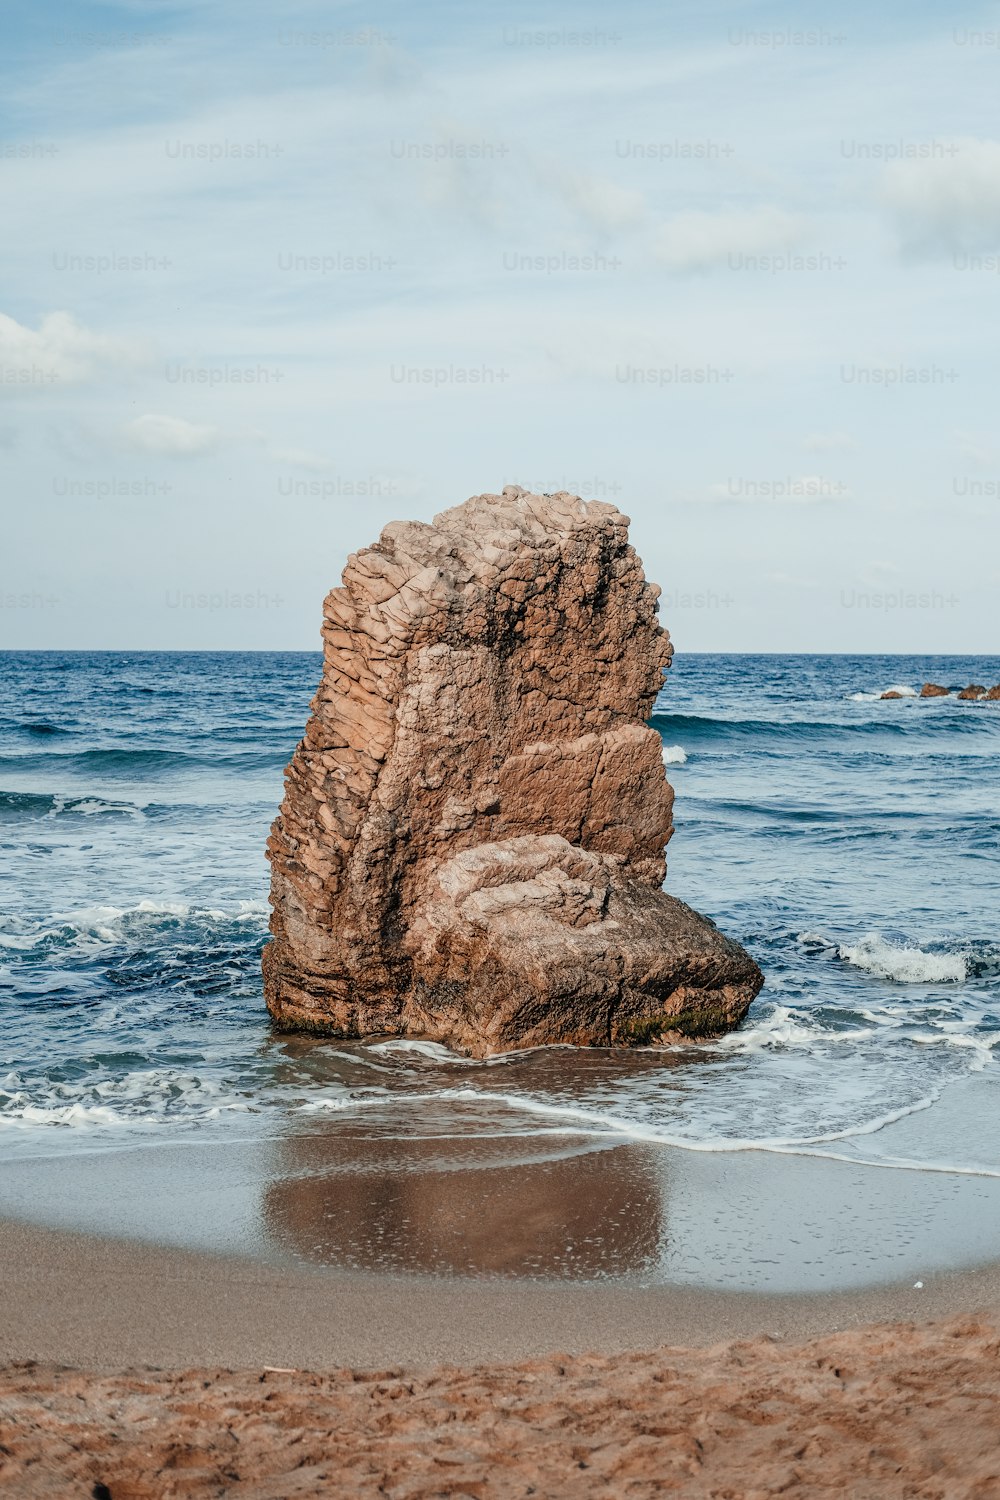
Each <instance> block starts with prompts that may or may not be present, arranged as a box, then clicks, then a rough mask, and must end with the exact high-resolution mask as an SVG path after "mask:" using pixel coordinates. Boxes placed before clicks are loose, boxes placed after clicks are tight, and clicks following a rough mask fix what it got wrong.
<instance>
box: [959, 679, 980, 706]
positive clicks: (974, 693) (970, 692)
mask: <svg viewBox="0 0 1000 1500" xmlns="http://www.w3.org/2000/svg"><path fill="white" fill-rule="evenodd" d="M956 696H957V697H959V698H963V699H965V701H966V702H968V701H969V700H970V699H972V700H973V701H975V700H976V699H979V698H985V697H986V689H985V688H984V687H983V685H982V683H980V682H970V684H969V686H968V687H965V688H963V689H962V691H961V692H960V693H958V694H957V695H956Z"/></svg>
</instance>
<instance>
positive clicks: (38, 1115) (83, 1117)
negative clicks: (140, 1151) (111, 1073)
mask: <svg viewBox="0 0 1000 1500" xmlns="http://www.w3.org/2000/svg"><path fill="white" fill-rule="evenodd" d="M252 1107H253V1106H252V1104H251V1103H250V1101H249V1100H247V1099H244V1098H240V1097H238V1096H236V1095H234V1094H232V1093H231V1092H228V1091H224V1090H223V1088H222V1087H221V1086H220V1085H219V1084H218V1083H216V1082H215V1081H214V1080H212V1079H209V1078H206V1077H204V1076H203V1075H196V1074H191V1073H184V1072H182V1071H180V1070H178V1069H177V1068H170V1067H167V1068H146V1069H142V1070H140V1071H137V1072H134V1073H129V1074H127V1075H126V1076H125V1077H123V1078H105V1079H101V1080H98V1081H91V1082H83V1083H66V1082H49V1081H47V1080H32V1081H30V1082H29V1081H26V1080H25V1079H23V1078H22V1077H21V1076H20V1074H18V1073H16V1072H15V1073H8V1074H7V1076H6V1078H4V1079H3V1080H2V1082H0V1127H3V1126H6V1127H8V1128H10V1127H13V1128H15V1129H16V1128H20V1129H30V1128H32V1127H34V1126H39V1125H43V1126H44V1125H48V1126H51V1125H62V1126H71V1127H74V1128H75V1129H78V1130H86V1129H94V1128H101V1127H103V1128H105V1129H112V1130H125V1129H134V1128H136V1127H140V1128H141V1127H148V1126H157V1125H164V1124H167V1123H168V1122H170V1121H173V1122H175V1123H176V1122H178V1121H186V1122H189V1123H190V1122H194V1121H199V1120H200V1121H206V1120H215V1119H218V1118H219V1117H220V1116H221V1115H222V1114H229V1113H231V1112H247V1111H249V1110H250V1109H251V1108H252Z"/></svg>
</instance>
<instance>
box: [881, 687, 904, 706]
mask: <svg viewBox="0 0 1000 1500" xmlns="http://www.w3.org/2000/svg"><path fill="white" fill-rule="evenodd" d="M909 696H910V694H909V693H898V692H897V691H896V689H895V688H890V689H889V691H888V692H887V693H883V694H882V695H881V701H882V702H883V703H885V702H887V701H888V700H889V699H895V698H908V697H909Z"/></svg>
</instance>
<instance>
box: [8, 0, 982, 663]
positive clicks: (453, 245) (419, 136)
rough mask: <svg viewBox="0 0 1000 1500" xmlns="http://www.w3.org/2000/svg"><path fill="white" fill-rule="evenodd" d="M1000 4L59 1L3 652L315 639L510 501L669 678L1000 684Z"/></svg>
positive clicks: (39, 97) (20, 107)
mask: <svg viewBox="0 0 1000 1500" xmlns="http://www.w3.org/2000/svg"><path fill="white" fill-rule="evenodd" d="M998 99H1000V5H998V4H991V5H987V6H982V5H976V4H969V5H966V4H964V3H961V0H959V3H958V4H956V5H955V6H953V7H947V8H946V7H936V6H931V5H929V4H927V3H926V0H915V3H913V0H905V3H904V0H891V3H890V4H888V5H886V6H880V7H874V6H871V5H870V3H869V4H860V3H858V0H847V3H840V4H838V5H837V6H830V7H820V8H818V9H816V10H812V9H810V10H809V12H808V13H806V12H805V11H804V10H801V9H799V10H796V9H794V8H792V7H790V6H783V5H779V4H759V3H741V0H731V3H729V4H716V3H714V0H665V3H664V0H660V3H657V4H655V5H654V4H649V3H647V0H625V3H623V4H618V5H617V6H615V7H613V8H610V7H609V8H607V9H605V8H603V7H601V6H598V5H594V4H588V3H586V0H584V3H583V4H579V3H578V4H574V5H573V6H569V5H568V4H565V3H563V0H553V3H551V4H550V5H549V6H547V7H546V8H545V9H544V10H539V11H536V12H534V13H532V12H530V11H527V10H524V11H522V10H519V9H516V8H513V7H508V6H503V7H501V6H498V5H495V4H491V3H486V4H477V5H473V4H472V3H465V4H461V5H460V4H456V3H454V0H427V3H424V4H422V5H419V6H417V5H414V4H413V3H412V0H407V3H405V4H404V3H400V0H387V3H385V4H382V5H381V6H380V7H379V8H378V9H377V10H374V11H373V10H372V9H370V8H368V7H362V6H360V5H357V4H353V3H344V4H325V5H319V4H312V3H300V0H290V3H287V4H283V5H282V6H280V7H278V6H274V7H270V8H265V7H264V6H261V5H259V4H257V3H255V0H212V3H207V4H206V3H204V0H199V3H197V4H190V5H186V4H173V3H162V4H161V3H158V0H124V3H118V4H108V5H94V4H88V3H75V4H66V3H61V0H40V3H39V4H38V5H37V6H34V7H26V6H25V7H20V8H19V9H18V10H17V11H15V12H12V13H11V15H9V16H8V18H7V20H6V21H5V48H4V57H3V61H2V63H0V100H2V104H0V184H2V191H0V205H2V222H3V234H2V244H3V249H2V252H0V253H2V257H3V276H2V278H0V467H2V486H0V496H2V506H3V524H2V532H0V538H2V539H0V648H51V649H70V648H73V649H102V648H108V649H136V650H139V649H184V648H192V649H198V648H208V649H290V650H298V649H313V648H316V647H318V645H319V625H320V616H321V601H322V598H323V595H324V594H325V592H326V591H327V589H329V588H330V587H331V586H333V585H334V584H335V583H336V582H337V581H338V580H339V576H340V571H341V569H342V567H343V565H344V562H345V560H346V558H347V555H348V554H349V553H350V552H351V551H353V550H355V549H357V548H359V547H362V546H365V545H367V544H369V543H371V542H373V541H374V540H375V539H376V538H377V536H378V533H379V532H380V530H381V528H382V527H383V526H384V525H385V524H386V523H387V522H388V521H391V520H396V519H400V518H411V517H412V518H416V519H420V520H430V519H431V517H432V516H433V515H434V514H435V513H436V512H437V511H440V510H443V509H446V508H448V507H450V506H452V505H456V504H459V503H461V501H463V500H464V499H466V498H467V497H468V496H470V495H473V494H479V493H484V492H496V491H499V490H500V489H501V488H502V487H503V486H504V485H505V484H521V485H524V486H526V487H528V488H532V489H536V490H549V491H552V490H558V489H569V490H572V491H575V492H577V493H579V494H581V495H583V496H584V497H585V498H588V499H590V498H593V499H600V500H605V501H610V502H612V503H613V504H615V505H617V506H618V507H619V508H620V509H621V510H623V511H625V512H626V514H628V515H629V516H631V517H632V540H633V542H634V544H635V546H636V548H637V550H638V551H639V553H640V556H641V557H642V558H643V560H644V562H645V565H646V571H647V574H648V575H649V576H650V577H651V578H653V579H655V580H656V581H657V582H658V583H659V584H660V585H661V587H662V589H663V596H662V601H661V618H662V620H663V622H664V623H665V624H666V625H667V627H668V628H669V629H670V632H671V634H672V636H673V638H674V641H675V644H676V646H677V648H678V649H679V650H681V651H684V650H689V651H779V652H780V651H850V652H858V651H872V652H881V651H888V652H892V651H900V652H910V651H913V652H927V653H932V652H996V651H998V650H1000V609H998V608H997V596H998V592H1000V547H998V545H997V544H998V522H997V517H998V514H1000V424H998V399H997V396H998V380H997V374H998V362H1000V342H998V323H997V310H998V303H1000V109H998V105H997V100H998Z"/></svg>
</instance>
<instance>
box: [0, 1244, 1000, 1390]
mask: <svg viewBox="0 0 1000 1500" xmlns="http://www.w3.org/2000/svg"><path fill="white" fill-rule="evenodd" d="M993 1309H996V1310H997V1311H998V1313H1000V1265H995V1264H991V1265H989V1266H985V1267H982V1268H980V1269H978V1270H975V1271H968V1272H964V1273H961V1274H956V1275H944V1276H936V1277H931V1278H929V1279H928V1280H927V1281H926V1282H925V1283H924V1285H923V1286H922V1287H921V1288H919V1289H917V1288H914V1287H913V1285H912V1284H911V1283H905V1284H902V1285H894V1286H893V1285H890V1286H883V1287H877V1288H870V1289H868V1290H865V1291H852V1292H839V1293H822V1294H819V1295H802V1294H784V1295H774V1294H760V1293H749V1292H748V1293H739V1292H719V1291H703V1290H699V1289H696V1288H691V1287H664V1286H641V1287H637V1286H624V1285H620V1284H615V1283H613V1282H610V1283H604V1284H602V1283H595V1282H583V1283H572V1282H561V1283H553V1282H544V1281H524V1280H520V1279H515V1278H503V1279H500V1278H497V1279H486V1278H483V1279H474V1278H459V1277H443V1276H442V1277H431V1276H390V1275H384V1274H378V1273H366V1272H345V1271H333V1270H328V1269H327V1270H323V1269H319V1268H310V1267H295V1266H274V1265H268V1264H266V1263H262V1262H259V1261H253V1260H241V1259H235V1258H232V1257H227V1256H216V1255H204V1254H195V1253H192V1252H189V1251H181V1250H170V1249H163V1248H160V1247H157V1246H153V1245H145V1244H141V1243H138V1242H133V1241H126V1240H113V1239H101V1238H98V1237H95V1236H89V1235H81V1234H74V1233H65V1232H61V1231H52V1230H46V1229H38V1228H35V1227H33V1226H29V1225H24V1224H18V1223H13V1222H10V1221H7V1222H0V1361H3V1362H10V1361H12V1360H25V1359H30V1360H41V1361H48V1362H51V1363H59V1364H71V1365H79V1366H85V1367H87V1368H89V1369H100V1370H118V1369H121V1368H123V1367H125V1366H140V1365H153V1366H156V1367H158V1368H161V1369H174V1370H177V1369H184V1368H187V1367H190V1366H193V1365H227V1366H232V1367H238V1366H251V1365H253V1366H257V1365H263V1364H272V1365H292V1366H295V1367H296V1368H298V1369H302V1368H310V1369H319V1370H322V1369H327V1370H328V1369H332V1368H334V1367H337V1366H342V1365H352V1366H356V1367H359V1368H373V1367H376V1366H383V1365H386V1364H393V1365H405V1366H407V1367H410V1368H417V1367H427V1366H430V1365H434V1364H440V1363H449V1362H453V1363H461V1364H468V1365H472V1364H478V1363H482V1362H484V1361H510V1360H520V1359H531V1358H537V1357H540V1356H543V1355H546V1354H551V1353H552V1351H553V1350H559V1351H562V1352H564V1353H575V1354H584V1353H600V1354H617V1353H620V1352H623V1351H631V1350H648V1349H653V1348H657V1347H659V1346H662V1345H668V1344H689V1345H707V1344H713V1343H718V1342H719V1341H721V1340H725V1339H733V1338H753V1337H756V1336H758V1335H761V1334H766V1335H769V1336H772V1337H778V1338H794V1339H801V1338H804V1337H809V1336H814V1335H822V1334H825V1333H829V1332H831V1331H835V1330H844V1329H853V1328H858V1327H862V1326H864V1325H865V1324H867V1323H872V1322H876V1321H879V1322H890V1321H891V1322H896V1321H906V1322H909V1321H926V1320H929V1319H932V1318H941V1317H948V1316H955V1315H963V1314H986V1315H989V1314H990V1313H991V1312H992V1311H993Z"/></svg>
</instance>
